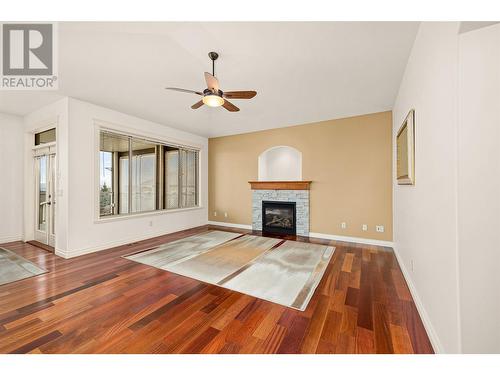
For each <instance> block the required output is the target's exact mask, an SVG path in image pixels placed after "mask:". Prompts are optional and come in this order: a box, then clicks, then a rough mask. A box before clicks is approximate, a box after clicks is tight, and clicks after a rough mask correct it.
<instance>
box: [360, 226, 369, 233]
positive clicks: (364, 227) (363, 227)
mask: <svg viewBox="0 0 500 375" xmlns="http://www.w3.org/2000/svg"><path fill="white" fill-rule="evenodd" d="M361 229H363V230H364V231H365V232H366V231H367V230H368V225H366V224H363V226H362V227H361Z"/></svg>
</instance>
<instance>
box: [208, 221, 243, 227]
mask: <svg viewBox="0 0 500 375" xmlns="http://www.w3.org/2000/svg"><path fill="white" fill-rule="evenodd" d="M208 224H210V225H219V226H221V227H230V228H239V229H252V226H251V225H248V224H233V223H224V222H222V221H209V222H208Z"/></svg>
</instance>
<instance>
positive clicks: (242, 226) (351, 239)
mask: <svg viewBox="0 0 500 375" xmlns="http://www.w3.org/2000/svg"><path fill="white" fill-rule="evenodd" d="M208 224H210V225H220V226H222V227H230V228H239V229H252V226H251V225H248V224H234V223H224V222H222V221H209V222H208ZM309 237H314V238H321V239H325V240H335V241H344V242H355V243H362V244H366V245H377V246H387V247H392V246H393V243H392V242H391V241H381V240H374V239H370V238H361V237H347V236H337V235H335V234H324V233H316V232H310V233H309Z"/></svg>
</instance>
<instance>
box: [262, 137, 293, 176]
mask: <svg viewBox="0 0 500 375" xmlns="http://www.w3.org/2000/svg"><path fill="white" fill-rule="evenodd" d="M258 172H259V181H300V180H302V153H301V152H300V151H299V150H296V149H295V148H293V147H290V146H276V147H272V148H270V149H267V150H266V151H264V152H263V153H262V154H260V155H259V164H258Z"/></svg>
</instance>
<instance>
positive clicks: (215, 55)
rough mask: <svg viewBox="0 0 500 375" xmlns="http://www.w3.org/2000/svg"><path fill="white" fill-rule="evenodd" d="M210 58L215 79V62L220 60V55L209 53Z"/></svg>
mask: <svg viewBox="0 0 500 375" xmlns="http://www.w3.org/2000/svg"><path fill="white" fill-rule="evenodd" d="M208 57H210V60H212V75H213V76H214V77H215V60H217V59H218V58H219V54H218V53H217V52H209V53H208Z"/></svg>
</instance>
